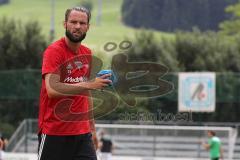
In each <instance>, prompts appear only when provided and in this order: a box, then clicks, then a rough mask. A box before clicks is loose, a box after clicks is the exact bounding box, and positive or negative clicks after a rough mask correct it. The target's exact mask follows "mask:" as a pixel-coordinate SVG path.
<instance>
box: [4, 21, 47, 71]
mask: <svg viewBox="0 0 240 160" xmlns="http://www.w3.org/2000/svg"><path fill="white" fill-rule="evenodd" d="M46 46H47V41H46V40H45V38H44V36H43V35H42V34H41V28H40V26H39V24H38V22H33V21H30V22H27V23H26V24H25V25H22V23H21V22H20V21H14V20H12V19H11V20H9V19H7V18H2V19H0V56H1V59H0V70H6V69H27V68H35V69H36V68H38V69H39V68H40V66H41V55H42V52H43V50H44V49H45V48H46Z"/></svg>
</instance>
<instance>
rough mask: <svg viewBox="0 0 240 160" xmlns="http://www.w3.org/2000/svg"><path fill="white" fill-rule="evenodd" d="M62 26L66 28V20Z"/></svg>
mask: <svg viewBox="0 0 240 160" xmlns="http://www.w3.org/2000/svg"><path fill="white" fill-rule="evenodd" d="M63 27H64V28H65V29H66V28H67V22H66V21H63Z"/></svg>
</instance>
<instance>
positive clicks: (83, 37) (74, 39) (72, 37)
mask: <svg viewBox="0 0 240 160" xmlns="http://www.w3.org/2000/svg"><path fill="white" fill-rule="evenodd" d="M65 35H66V36H67V38H68V39H69V40H70V41H71V42H73V43H79V42H82V40H84V39H85V37H86V33H83V34H82V35H81V36H80V37H74V36H73V34H72V33H71V32H70V31H69V30H67V29H66V31H65Z"/></svg>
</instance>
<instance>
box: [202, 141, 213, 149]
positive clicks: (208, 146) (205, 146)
mask: <svg viewBox="0 0 240 160" xmlns="http://www.w3.org/2000/svg"><path fill="white" fill-rule="evenodd" d="M202 146H203V147H204V148H205V149H206V150H209V149H210V147H211V146H210V144H208V143H205V142H202Z"/></svg>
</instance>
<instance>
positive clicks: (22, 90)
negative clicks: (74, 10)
mask: <svg viewBox="0 0 240 160" xmlns="http://www.w3.org/2000/svg"><path fill="white" fill-rule="evenodd" d="M73 6H85V7H86V8H88V9H89V10H91V12H92V19H91V21H90V30H89V32H88V34H87V37H86V39H85V40H84V42H83V44H85V45H87V46H88V47H89V48H91V49H92V50H93V53H94V55H95V56H96V57H98V58H100V59H101V60H102V61H103V69H111V62H112V58H113V57H114V55H117V54H119V53H123V52H124V53H125V54H127V55H128V58H129V61H130V62H135V63H138V62H149V63H153V62H154V63H158V64H161V65H163V66H165V67H166V68H168V72H167V73H165V75H164V76H163V77H161V79H162V80H165V81H168V82H169V83H171V84H172V85H173V86H174V88H173V89H172V90H171V91H169V92H167V93H165V94H163V95H156V96H154V97H150V96H149V97H148V96H146V97H147V98H146V97H143V98H138V99H137V104H136V106H135V107H129V106H128V105H127V104H126V103H124V101H120V102H119V104H118V106H117V107H116V109H114V110H112V111H111V112H108V113H107V114H104V115H103V116H98V117H97V118H96V122H97V124H98V129H101V128H105V129H106V130H107V131H108V133H109V134H110V135H111V137H112V139H113V141H114V143H115V144H116V147H115V151H114V155H115V156H116V158H118V157H119V156H128V157H130V159H131V157H132V158H133V157H135V159H137V158H139V157H140V158H141V159H144V158H145V159H146V157H147V158H148V159H157V158H159V157H170V158H171V157H173V159H176V158H179V157H182V159H187V158H186V157H188V158H192V159H201V158H203V159H204V158H207V157H208V152H207V151H205V150H204V149H203V148H202V147H201V145H200V144H199V143H198V142H199V140H200V139H202V138H206V132H205V131H206V130H209V129H211V127H212V129H213V130H214V129H215V130H216V131H217V133H218V135H219V136H220V137H221V139H223V145H224V152H226V154H225V155H226V157H227V158H228V159H234V158H235V159H240V139H238V134H237V133H238V130H239V124H240V123H239V122H240V116H239V115H238V114H239V113H240V108H239V107H240V74H239V71H240V2H239V1H238V0H217V1H216V0H194V1H189V0H181V1H179V0H68V1H67V0H41V1H37V0H0V79H1V80H0V133H1V135H2V136H3V137H4V138H5V139H7V140H8V145H7V146H6V151H7V152H25V153H29V152H30V153H36V151H37V150H36V148H37V139H36V133H37V117H38V103H39V91H40V84H41V61H42V54H43V51H44V50H45V48H46V47H47V46H48V45H49V44H50V43H52V42H53V41H55V40H58V39H59V38H61V37H63V36H64V33H65V31H64V28H63V21H64V13H65V10H66V9H67V8H70V7H73ZM123 41H129V42H131V44H132V46H131V48H128V49H127V50H123V49H121V48H119V47H117V49H115V50H112V51H106V50H105V49H104V46H105V45H106V44H107V43H109V42H113V43H114V44H116V45H117V46H119V44H120V43H121V42H123ZM186 79H190V80H189V81H187V80H186ZM133 98H135V97H134V96H133ZM177 117H178V118H177ZM179 117H180V118H179ZM121 125H130V126H121ZM146 126H148V127H149V128H148V127H146ZM166 126H172V128H173V129H169V128H165V127H166ZM176 126H177V127H176ZM189 126H191V127H192V128H191V127H190V128H189ZM129 127H130V128H131V129H130V130H129V129H127V128H129ZM174 127H175V128H174ZM178 127H179V128H178ZM208 127H210V128H208ZM218 127H220V128H218ZM121 128H122V130H121ZM133 137H135V138H133ZM137 137H139V138H137ZM143 139H144V140H145V141H143ZM163 146H167V147H163ZM179 146H182V147H179ZM18 156H19V155H18ZM21 156H25V155H21ZM149 157H150V158H149ZM8 158H9V157H8ZM29 159H31V158H29ZM120 159H121V158H120ZM122 159H123V158H122ZM125 159H126V158H125ZM165 159H168V158H165Z"/></svg>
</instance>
